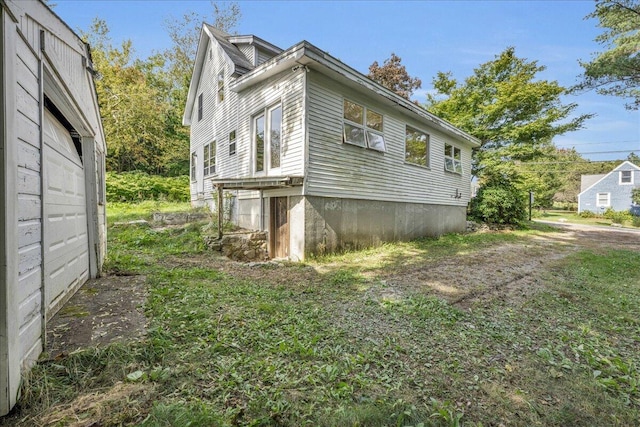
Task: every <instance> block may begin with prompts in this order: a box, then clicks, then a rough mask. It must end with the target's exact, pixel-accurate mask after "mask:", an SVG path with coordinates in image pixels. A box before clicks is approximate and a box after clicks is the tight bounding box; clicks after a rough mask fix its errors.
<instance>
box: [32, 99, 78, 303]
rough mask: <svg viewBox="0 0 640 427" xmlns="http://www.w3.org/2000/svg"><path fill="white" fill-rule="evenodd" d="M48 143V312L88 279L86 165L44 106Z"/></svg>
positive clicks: (45, 169) (45, 196) (45, 163)
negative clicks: (70, 291) (83, 164)
mask: <svg viewBox="0 0 640 427" xmlns="http://www.w3.org/2000/svg"><path fill="white" fill-rule="evenodd" d="M43 134H44V144H43V155H42V157H43V173H44V179H43V184H44V185H43V187H44V188H43V190H44V191H43V207H44V215H43V218H44V219H43V220H44V224H43V227H44V234H43V239H44V242H43V246H44V251H43V252H44V253H43V256H44V289H45V303H46V309H47V312H49V311H50V310H51V309H52V308H53V307H54V306H55V305H56V304H57V303H58V302H59V301H60V300H61V299H62V298H63V297H64V295H65V294H66V293H67V292H68V291H69V289H71V288H75V287H76V286H78V285H80V284H82V283H84V282H85V281H86V280H87V278H88V277H89V242H88V226H87V205H86V191H85V181H84V167H83V166H82V160H81V158H80V155H79V153H78V150H77V149H76V147H75V145H74V143H73V140H72V138H71V134H70V133H69V131H68V130H67V129H66V128H65V127H64V126H63V125H62V123H60V121H59V120H58V119H56V118H55V116H54V115H53V114H52V113H51V112H49V111H48V110H45V113H44V132H43Z"/></svg>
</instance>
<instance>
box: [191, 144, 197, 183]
mask: <svg viewBox="0 0 640 427" xmlns="http://www.w3.org/2000/svg"><path fill="white" fill-rule="evenodd" d="M197 167H198V154H197V153H196V152H195V151H192V152H191V165H190V170H191V172H190V176H191V182H194V181H196V180H197V178H198V173H197Z"/></svg>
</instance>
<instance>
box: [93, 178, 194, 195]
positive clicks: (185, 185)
mask: <svg viewBox="0 0 640 427" xmlns="http://www.w3.org/2000/svg"><path fill="white" fill-rule="evenodd" d="M106 186H107V201H108V202H141V201H144V200H167V201H170V202H187V201H189V198H190V195H189V177H188V176H177V177H162V176H157V175H149V174H147V173H144V172H124V173H115V172H107V180H106Z"/></svg>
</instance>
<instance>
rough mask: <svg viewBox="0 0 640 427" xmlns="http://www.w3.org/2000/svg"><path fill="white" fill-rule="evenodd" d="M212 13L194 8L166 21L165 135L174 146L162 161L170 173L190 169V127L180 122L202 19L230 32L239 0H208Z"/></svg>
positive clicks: (238, 8) (238, 9)
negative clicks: (221, 0) (225, 0)
mask: <svg viewBox="0 0 640 427" xmlns="http://www.w3.org/2000/svg"><path fill="white" fill-rule="evenodd" d="M211 6H212V14H211V16H205V15H201V14H198V13H196V12H190V13H186V14H184V15H183V16H182V17H180V18H176V17H172V18H170V19H168V20H166V21H165V28H166V30H167V32H168V33H169V36H170V37H171V41H172V46H171V48H169V49H167V50H165V51H164V53H163V55H164V57H165V58H166V59H167V67H166V73H167V74H166V75H167V79H168V81H169V104H170V105H169V110H168V112H167V116H166V129H165V131H166V136H167V138H168V139H169V140H171V141H173V143H174V148H173V149H172V150H170V151H167V152H166V153H165V158H164V162H165V164H166V168H167V172H168V174H170V175H177V174H187V173H188V169H189V129H188V128H186V127H184V126H182V115H183V113H184V108H185V104H186V102H187V95H188V92H189V84H190V81H191V74H192V72H193V64H194V62H195V57H196V50H197V48H198V41H199V39H200V31H201V28H202V23H203V22H210V23H212V25H213V26H214V27H216V28H218V29H219V30H222V31H225V32H230V31H231V30H232V29H233V28H234V27H235V26H236V25H237V24H238V21H239V20H240V17H241V11H240V6H239V5H238V3H235V2H231V3H225V4H221V3H216V2H213V1H212V2H211Z"/></svg>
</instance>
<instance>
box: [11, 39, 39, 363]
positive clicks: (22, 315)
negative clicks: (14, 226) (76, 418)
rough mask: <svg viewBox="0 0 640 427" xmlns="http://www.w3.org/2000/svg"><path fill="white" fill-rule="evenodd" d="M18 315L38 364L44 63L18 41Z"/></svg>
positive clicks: (24, 356)
mask: <svg viewBox="0 0 640 427" xmlns="http://www.w3.org/2000/svg"><path fill="white" fill-rule="evenodd" d="M17 43H18V46H17V49H16V51H17V55H16V56H17V57H16V62H15V63H16V68H17V73H16V79H17V87H16V106H17V117H16V121H17V123H16V125H17V126H16V129H17V137H18V181H17V182H18V188H17V190H18V191H17V192H18V316H19V319H20V320H19V330H18V336H19V339H18V342H19V343H20V349H19V354H20V360H21V361H22V362H23V363H25V362H26V363H27V364H30V363H33V362H34V361H35V359H36V358H37V356H38V354H39V353H40V349H41V348H42V340H41V338H40V333H41V330H42V293H41V290H40V289H41V288H40V285H41V281H42V202H41V200H42V188H41V178H40V176H41V172H42V165H41V160H40V159H41V148H42V147H41V145H40V89H39V83H38V75H39V62H38V59H37V58H36V56H35V54H34V53H33V51H32V50H31V49H30V47H29V46H27V44H26V43H25V42H24V40H23V39H22V38H20V37H17Z"/></svg>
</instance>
